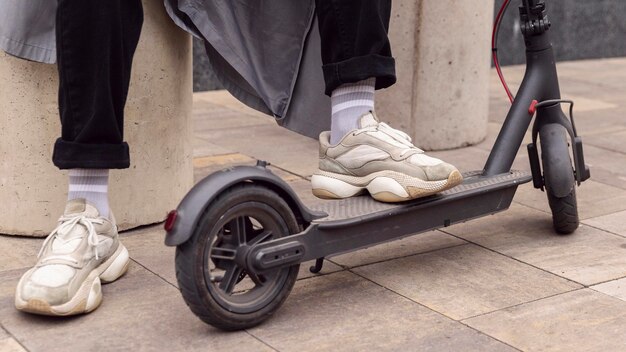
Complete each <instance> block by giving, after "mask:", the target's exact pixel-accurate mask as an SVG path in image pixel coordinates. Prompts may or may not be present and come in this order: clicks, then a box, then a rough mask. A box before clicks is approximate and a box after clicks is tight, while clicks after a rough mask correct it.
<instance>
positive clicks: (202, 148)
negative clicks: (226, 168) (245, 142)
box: [193, 136, 235, 158]
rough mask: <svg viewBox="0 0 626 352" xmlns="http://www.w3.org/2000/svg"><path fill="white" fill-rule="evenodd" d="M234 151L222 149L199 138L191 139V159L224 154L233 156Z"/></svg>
mask: <svg viewBox="0 0 626 352" xmlns="http://www.w3.org/2000/svg"><path fill="white" fill-rule="evenodd" d="M234 153H235V151H234V150H231V149H227V148H224V147H222V146H220V145H217V144H214V143H211V142H209V141H207V140H206V139H203V138H200V137H198V136H194V137H193V157H194V158H197V157H202V156H214V155H224V154H234Z"/></svg>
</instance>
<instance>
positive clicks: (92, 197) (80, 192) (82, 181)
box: [67, 169, 109, 218]
mask: <svg viewBox="0 0 626 352" xmlns="http://www.w3.org/2000/svg"><path fill="white" fill-rule="evenodd" d="M69 175H70V189H69V192H68V193H67V200H68V201H69V200H72V199H78V198H84V199H85V200H86V201H87V203H89V204H91V205H93V206H95V207H96V209H98V212H99V213H100V216H102V217H105V218H108V217H109V194H108V188H109V170H108V169H71V170H70V172H69Z"/></svg>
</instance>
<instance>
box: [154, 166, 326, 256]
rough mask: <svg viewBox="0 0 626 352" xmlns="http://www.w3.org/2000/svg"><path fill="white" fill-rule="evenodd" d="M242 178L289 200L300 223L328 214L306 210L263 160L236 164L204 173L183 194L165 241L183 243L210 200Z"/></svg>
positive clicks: (172, 243) (168, 243)
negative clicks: (244, 164)
mask: <svg viewBox="0 0 626 352" xmlns="http://www.w3.org/2000/svg"><path fill="white" fill-rule="evenodd" d="M242 182H254V183H259V184H263V185H266V186H267V187H269V188H271V189H272V190H274V191H275V192H276V193H278V195H280V196H281V197H282V198H283V199H284V200H285V201H286V202H287V204H289V207H290V208H291V210H292V211H293V212H294V214H295V216H296V219H298V221H299V222H301V223H302V224H308V223H310V222H311V221H313V220H315V219H319V218H323V217H326V216H328V214H326V213H323V212H315V211H311V210H309V209H308V208H307V207H306V206H305V205H304V204H303V203H302V201H300V199H299V198H298V196H297V195H296V193H295V192H294V191H293V190H292V189H291V187H289V185H288V184H287V183H286V182H285V181H283V180H282V179H281V178H280V177H278V176H276V175H275V174H274V173H272V172H271V171H270V170H269V169H267V168H266V167H265V163H264V162H259V163H257V166H235V167H232V168H228V169H224V170H221V171H217V172H214V173H212V174H211V175H209V176H207V177H205V178H204V179H203V180H202V181H200V182H198V183H197V184H196V185H195V186H194V187H193V188H192V189H191V190H190V191H189V193H187V195H185V198H183V200H182V201H181V202H180V204H179V205H178V207H177V208H176V212H177V214H176V220H175V222H174V225H173V226H172V228H171V229H170V230H169V231H167V233H166V236H165V245H167V246H179V245H181V244H183V243H185V242H186V241H187V240H188V239H189V238H190V237H191V235H192V234H193V232H194V230H195V228H196V225H197V223H198V219H199V218H200V216H201V215H202V214H203V213H204V211H205V210H206V209H207V207H208V206H209V205H210V204H211V202H212V201H213V200H214V199H215V198H216V197H217V196H218V195H219V194H220V193H221V192H223V191H224V190H226V189H228V188H230V187H232V186H234V185H236V184H239V183H242Z"/></svg>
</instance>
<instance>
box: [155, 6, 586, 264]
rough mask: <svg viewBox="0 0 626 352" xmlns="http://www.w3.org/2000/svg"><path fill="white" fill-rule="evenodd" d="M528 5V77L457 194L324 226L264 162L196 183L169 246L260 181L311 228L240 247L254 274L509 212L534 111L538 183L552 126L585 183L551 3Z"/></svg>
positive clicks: (566, 178) (567, 184) (567, 182)
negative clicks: (568, 143)
mask: <svg viewBox="0 0 626 352" xmlns="http://www.w3.org/2000/svg"><path fill="white" fill-rule="evenodd" d="M524 3H525V4H526V5H525V6H522V7H521V8H520V13H521V18H522V29H523V30H522V32H523V34H524V38H525V43H526V47H527V51H526V57H527V69H526V75H525V76H524V80H523V82H522V85H521V87H520V89H519V92H518V94H517V97H516V98H515V100H514V103H513V106H512V107H511V109H510V111H509V113H508V115H507V117H506V120H505V122H504V125H503V127H502V130H501V131H500V134H499V135H498V138H497V140H496V142H495V144H494V146H493V148H492V151H491V153H490V155H489V158H488V160H487V163H486V165H485V168H484V170H483V171H481V172H477V173H474V174H471V175H465V181H464V183H463V184H462V185H461V186H458V187H457V188H455V191H454V192H449V193H446V192H444V194H442V195H438V196H433V197H429V198H427V199H421V200H417V201H414V202H409V203H403V204H400V205H398V206H396V207H393V208H391V209H389V210H385V211H378V212H375V213H372V214H363V215H360V216H357V217H354V218H347V219H341V220H335V221H333V220H331V221H323V220H324V219H323V218H324V217H326V216H327V214H324V213H321V212H314V211H311V210H309V209H307V208H306V207H305V206H304V205H303V204H302V203H301V202H300V201H299V199H298V198H297V196H296V195H295V194H294V192H293V191H292V190H291V189H290V188H289V186H288V185H287V184H286V183H285V182H284V181H282V180H281V179H280V178H279V177H277V176H275V175H274V174H272V173H271V172H270V171H269V170H267V169H266V168H265V165H264V163H263V162H261V163H260V164H258V165H257V167H251V166H244V167H236V168H232V169H229V170H225V171H222V172H218V173H215V174H213V175H211V176H209V177H207V178H206V179H204V180H203V181H201V182H200V183H199V184H198V185H196V186H195V187H194V188H193V189H192V190H191V191H190V192H189V194H188V195H187V196H186V197H185V199H183V201H182V202H181V204H180V205H179V207H178V208H177V217H178V219H177V220H176V222H175V223H174V225H173V227H172V228H171V229H169V231H168V233H167V237H166V244H167V245H170V246H176V245H181V244H183V243H185V242H186V241H187V240H188V239H189V238H190V237H191V236H192V234H193V232H194V231H195V229H196V227H197V223H198V219H199V218H200V217H201V215H202V214H203V213H204V212H205V211H206V209H207V208H208V207H209V206H210V204H211V201H212V200H213V199H214V198H215V197H216V196H217V195H219V194H220V193H221V192H223V191H225V190H226V189H228V188H229V187H232V186H234V185H236V184H238V183H242V182H253V183H260V184H263V185H265V186H267V187H269V188H271V189H273V190H275V191H276V192H277V193H278V194H279V195H281V197H283V199H285V200H286V201H287V203H288V204H289V205H290V207H291V208H292V211H293V212H294V214H295V215H296V218H297V219H298V221H299V222H300V225H301V226H302V228H303V229H304V231H302V232H300V233H297V234H293V235H290V236H287V237H282V238H278V239H275V240H271V241H268V242H262V243H258V244H255V245H252V246H247V245H244V246H242V247H240V248H238V249H237V252H238V254H237V257H238V258H245V270H247V271H249V272H253V273H262V272H264V271H268V270H273V269H276V268H280V267H286V266H290V265H294V264H298V263H301V262H304V261H307V260H311V259H319V258H322V257H325V256H329V255H336V254H339V253H343V252H347V251H352V250H356V249H358V248H362V247H367V246H371V245H375V244H378V243H382V242H386V241H391V240H395V239H398V238H401V237H404V236H408V235H412V234H416V233H419V232H424V231H428V230H431V229H435V228H439V227H445V226H448V225H450V224H453V223H456V222H462V221H466V220H469V219H473V218H476V217H480V216H483V215H488V214H493V213H495V212H498V211H502V210H505V209H507V208H508V207H509V205H510V203H511V201H512V199H513V195H514V194H515V191H516V189H517V186H518V185H519V184H521V183H525V182H528V181H530V180H531V176H529V175H525V174H524V173H519V172H513V171H510V169H511V166H512V164H513V160H514V158H515V155H516V154H517V151H518V150H519V148H520V146H521V143H522V141H523V138H524V134H525V132H526V131H527V129H528V127H529V125H530V122H531V121H532V118H533V115H534V109H535V108H536V109H537V118H536V119H535V123H534V125H533V144H531V146H529V151H530V153H531V155H530V162H531V169H532V174H533V178H532V179H533V181H534V184H535V186H536V187H543V183H542V180H541V170H540V166H539V162H538V156H537V152H536V147H535V146H534V145H535V142H536V136H537V134H538V133H539V131H541V129H542V128H543V127H544V126H546V125H548V124H559V125H561V126H563V127H564V128H565V129H566V130H567V131H568V133H569V134H570V138H571V139H572V141H573V142H574V143H573V144H574V146H573V147H574V152H573V154H574V164H575V176H576V177H575V179H576V180H577V181H578V182H582V181H584V180H585V179H587V178H588V177H589V171H588V168H587V167H586V166H585V165H584V159H583V156H582V143H581V142H580V139H579V137H577V136H576V131H575V128H574V126H573V120H572V121H570V120H568V119H567V117H566V116H565V115H564V114H563V111H562V110H561V107H560V102H561V101H560V90H559V84H558V77H557V73H556V66H555V59H554V54H553V49H552V45H551V44H550V41H549V38H548V32H547V31H548V29H549V27H550V24H549V21H548V19H547V16H546V14H545V4H544V1H543V0H528V1H524ZM533 101H535V102H533ZM555 143H556V142H555ZM542 147H543V148H550V147H551V146H550V141H549V140H546V141H542ZM537 175H538V176H537ZM559 184H560V186H559V187H558V188H559V189H563V190H566V189H567V190H569V189H571V187H574V186H575V185H574V184H573V181H572V175H571V174H569V175H563V177H562V180H561V181H560V182H559ZM319 263H321V261H320V260H318V264H319ZM318 266H319V265H318ZM316 270H319V267H317V268H316Z"/></svg>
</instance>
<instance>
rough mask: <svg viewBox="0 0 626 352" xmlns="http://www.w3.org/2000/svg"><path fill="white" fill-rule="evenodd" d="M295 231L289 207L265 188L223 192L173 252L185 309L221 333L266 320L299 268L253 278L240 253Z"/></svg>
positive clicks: (249, 186) (239, 187) (247, 186)
mask: <svg viewBox="0 0 626 352" xmlns="http://www.w3.org/2000/svg"><path fill="white" fill-rule="evenodd" d="M298 231H299V225H298V222H297V221H296V219H295V216H294V215H293V212H292V211H291V208H290V207H289V205H288V204H287V203H286V202H285V201H284V200H283V199H282V198H281V197H280V196H279V195H278V194H276V193H275V192H274V191H272V190H271V189H268V188H266V187H264V186H261V185H255V184H248V183H246V184H241V185H237V186H234V187H232V188H230V189H228V190H226V191H225V192H224V193H222V194H221V195H220V196H218V197H217V198H216V199H215V200H214V201H213V202H212V203H211V205H209V207H208V209H207V210H206V211H205V212H204V214H203V215H202V216H201V217H200V219H199V221H198V226H197V228H196V229H195V231H194V233H193V235H192V237H191V238H190V239H189V241H187V242H185V243H184V244H182V245H180V246H179V247H178V248H177V249H176V278H177V280H178V283H179V286H180V290H181V293H182V296H183V298H184V300H185V302H186V303H187V305H188V306H189V308H190V309H191V311H192V312H193V313H194V314H195V315H196V316H198V317H199V318H200V319H202V320H203V321H204V322H206V323H208V324H210V325H213V326H215V327H217V328H220V329H223V330H241V329H247V328H250V327H253V326H255V325H258V324H260V323H261V322H263V321H264V320H266V319H268V318H269V317H270V316H271V315H272V314H273V313H274V312H275V311H276V310H278V308H280V306H281V305H282V303H283V302H284V301H285V299H286V298H287V296H288V295H289V293H290V292H291V289H292V287H293V285H294V283H295V281H296V278H297V275H298V268H299V265H293V266H290V267H287V268H281V269H276V270H274V271H271V272H268V273H264V274H262V275H261V274H254V273H252V272H250V271H248V270H246V263H245V253H244V252H243V251H244V250H245V247H246V246H251V245H254V244H256V243H260V242H265V241H269V240H272V239H276V238H279V237H283V236H288V235H290V234H293V233H297V232H298Z"/></svg>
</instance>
